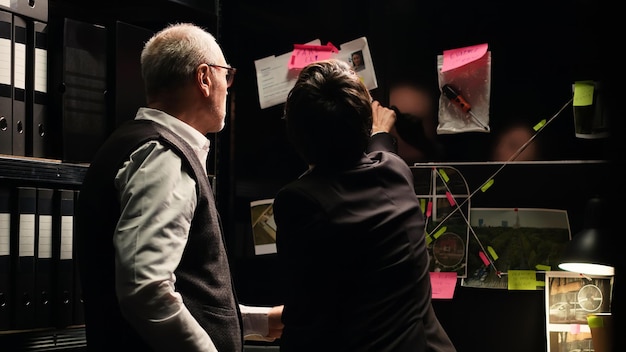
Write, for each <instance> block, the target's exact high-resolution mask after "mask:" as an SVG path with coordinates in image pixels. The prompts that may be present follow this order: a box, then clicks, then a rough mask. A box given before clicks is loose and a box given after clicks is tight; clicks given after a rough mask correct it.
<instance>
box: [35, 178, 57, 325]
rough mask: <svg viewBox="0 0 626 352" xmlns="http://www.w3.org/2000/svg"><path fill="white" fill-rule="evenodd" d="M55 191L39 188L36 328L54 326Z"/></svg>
mask: <svg viewBox="0 0 626 352" xmlns="http://www.w3.org/2000/svg"><path fill="white" fill-rule="evenodd" d="M53 208H54V190H53V189H51V188H37V217H36V222H35V248H36V252H35V327H37V328H47V327H52V326H54V324H53V320H52V313H53V310H52V296H53V294H52V292H53V289H52V288H53V278H54V277H53V271H52V269H53V266H52V216H53Z"/></svg>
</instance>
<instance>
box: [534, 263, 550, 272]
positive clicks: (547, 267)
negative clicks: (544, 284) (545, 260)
mask: <svg viewBox="0 0 626 352" xmlns="http://www.w3.org/2000/svg"><path fill="white" fill-rule="evenodd" d="M535 269H537V270H539V271H550V270H552V267H551V266H550V265H544V264H537V265H535Z"/></svg>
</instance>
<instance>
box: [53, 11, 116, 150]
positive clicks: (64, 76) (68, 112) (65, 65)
mask: <svg viewBox="0 0 626 352" xmlns="http://www.w3.org/2000/svg"><path fill="white" fill-rule="evenodd" d="M49 25H50V27H49V31H50V38H55V39H56V38H59V40H62V42H61V43H59V45H60V46H61V47H63V48H64V50H54V51H49V54H50V55H51V57H50V61H49V62H50V68H51V70H53V72H52V74H51V75H50V76H49V77H51V78H52V79H54V80H55V81H54V82H51V86H50V87H51V88H50V93H51V95H50V103H51V104H50V108H51V110H49V111H50V112H49V114H50V115H51V116H58V117H59V118H60V119H61V120H62V121H61V123H59V124H57V123H55V124H54V128H55V131H54V132H53V133H54V134H55V136H56V137H58V139H59V140H58V141H56V140H55V141H53V142H51V144H52V145H55V146H57V147H59V149H57V150H54V154H56V155H58V156H56V158H59V159H62V160H64V161H69V162H89V161H91V159H92V158H93V155H94V154H95V153H96V151H97V150H98V149H99V148H100V146H101V145H102V143H104V141H105V139H106V138H107V137H108V136H109V134H110V132H111V131H112V130H113V127H114V126H113V125H114V123H113V122H112V121H109V118H108V116H109V114H108V110H107V97H106V95H105V93H106V91H107V81H108V77H107V44H108V39H107V28H106V27H104V26H101V25H96V24H92V23H87V22H82V21H77V20H73V19H70V18H64V19H63V21H57V22H54V23H53V22H50V23H49ZM59 27H61V28H59ZM111 120H112V119H111ZM57 129H58V130H57ZM55 139H56V138H55Z"/></svg>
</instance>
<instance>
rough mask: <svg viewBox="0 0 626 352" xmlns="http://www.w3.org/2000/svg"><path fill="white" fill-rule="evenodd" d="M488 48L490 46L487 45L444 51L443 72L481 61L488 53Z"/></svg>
mask: <svg viewBox="0 0 626 352" xmlns="http://www.w3.org/2000/svg"><path fill="white" fill-rule="evenodd" d="M487 48H488V45H487V43H485V44H478V45H472V46H466V47H464V48H458V49H450V50H444V51H443V64H442V65H441V72H446V71H450V70H453V69H455V68H457V67H461V66H463V65H467V64H469V63H470V62H472V61H476V60H478V59H480V58H481V57H483V55H485V54H486V53H487Z"/></svg>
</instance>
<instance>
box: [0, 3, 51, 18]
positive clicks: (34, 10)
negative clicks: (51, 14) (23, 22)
mask: <svg viewBox="0 0 626 352" xmlns="http://www.w3.org/2000/svg"><path fill="white" fill-rule="evenodd" d="M0 9H6V10H7V11H8V12H12V13H16V14H18V15H20V16H23V17H28V18H32V19H35V20H39V21H44V22H47V21H48V0H11V1H9V0H4V1H0Z"/></svg>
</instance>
